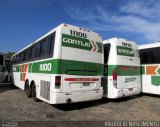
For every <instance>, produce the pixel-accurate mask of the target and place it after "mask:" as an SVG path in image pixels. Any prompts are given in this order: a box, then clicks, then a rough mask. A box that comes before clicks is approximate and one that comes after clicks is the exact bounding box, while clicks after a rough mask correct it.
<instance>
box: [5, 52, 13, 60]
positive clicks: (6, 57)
mask: <svg viewBox="0 0 160 127" xmlns="http://www.w3.org/2000/svg"><path fill="white" fill-rule="evenodd" d="M15 53H16V52H7V53H5V54H4V56H5V59H10V58H11V57H12V55H14V54H15Z"/></svg>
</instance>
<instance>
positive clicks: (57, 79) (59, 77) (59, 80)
mask: <svg viewBox="0 0 160 127" xmlns="http://www.w3.org/2000/svg"><path fill="white" fill-rule="evenodd" d="M60 86H61V76H56V77H55V88H60Z"/></svg>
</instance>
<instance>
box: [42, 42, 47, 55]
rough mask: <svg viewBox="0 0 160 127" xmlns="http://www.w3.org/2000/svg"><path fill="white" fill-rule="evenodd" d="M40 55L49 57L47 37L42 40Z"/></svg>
mask: <svg viewBox="0 0 160 127" xmlns="http://www.w3.org/2000/svg"><path fill="white" fill-rule="evenodd" d="M40 57H47V39H44V40H43V41H41V50H40Z"/></svg>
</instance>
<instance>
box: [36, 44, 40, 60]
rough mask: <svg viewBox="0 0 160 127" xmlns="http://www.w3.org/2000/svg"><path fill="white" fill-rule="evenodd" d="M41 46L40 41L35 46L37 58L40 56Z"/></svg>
mask: <svg viewBox="0 0 160 127" xmlns="http://www.w3.org/2000/svg"><path fill="white" fill-rule="evenodd" d="M40 46H41V43H40V42H38V43H36V45H35V47H36V49H35V58H38V57H39V56H40Z"/></svg>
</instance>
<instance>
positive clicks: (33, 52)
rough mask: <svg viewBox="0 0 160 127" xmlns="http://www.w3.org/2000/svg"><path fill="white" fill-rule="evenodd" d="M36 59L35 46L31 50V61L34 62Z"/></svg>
mask: <svg viewBox="0 0 160 127" xmlns="http://www.w3.org/2000/svg"><path fill="white" fill-rule="evenodd" d="M34 58H35V45H33V46H32V49H31V60H33V59H34Z"/></svg>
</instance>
